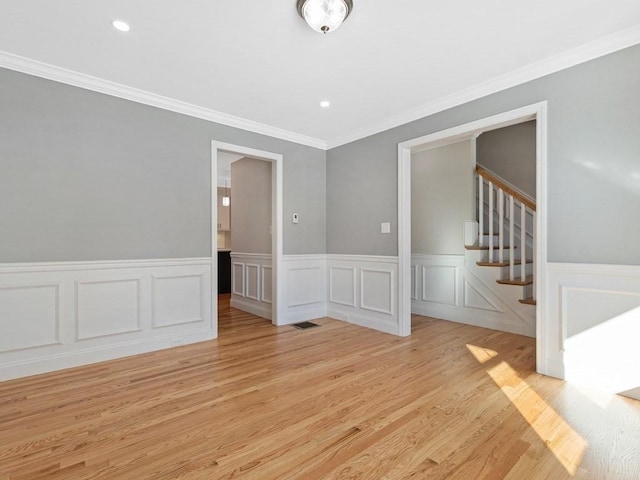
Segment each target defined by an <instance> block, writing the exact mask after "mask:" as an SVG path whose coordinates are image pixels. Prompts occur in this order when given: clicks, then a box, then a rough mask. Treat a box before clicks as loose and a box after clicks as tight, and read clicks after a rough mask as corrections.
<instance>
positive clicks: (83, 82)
mask: <svg viewBox="0 0 640 480" xmlns="http://www.w3.org/2000/svg"><path fill="white" fill-rule="evenodd" d="M638 43H640V25H635V26H633V27H631V28H628V29H625V30H621V31H619V32H617V33H614V34H611V35H608V36H606V37H603V38H600V39H599V40H595V41H593V42H591V43H588V44H585V45H582V46H580V47H577V48H574V49H572V50H569V51H567V52H564V53H561V54H558V55H554V56H552V57H549V58H547V59H544V60H541V61H539V62H536V63H534V64H531V65H528V66H526V67H523V68H520V69H518V70H514V71H512V72H509V73H507V74H504V75H500V76H498V77H496V78H494V79H492V80H489V81H486V82H483V83H480V84H478V85H475V86H473V87H471V88H468V89H465V90H462V91H459V92H457V93H454V94H452V95H447V96H445V97H442V98H440V99H438V100H435V101H433V102H429V103H426V104H423V105H420V106H418V107H416V108H413V109H411V110H407V111H405V112H402V113H399V114H397V115H393V116H391V117H388V118H386V119H384V120H382V121H380V122H376V123H372V124H369V125H366V126H364V127H361V128H358V129H356V130H353V131H351V132H349V133H347V134H345V135H340V136H338V137H334V138H332V139H329V140H322V139H319V138H314V137H310V136H307V135H302V134H299V133H296V132H291V131H289V130H285V129H281V128H277V127H273V126H270V125H266V124H264V123H259V122H255V121H252V120H247V119H245V118H241V117H236V116H234V115H229V114H226V113H222V112H218V111H215V110H211V109H208V108H204V107H200V106H197V105H193V104H190V103H186V102H182V101H180V100H176V99H173V98H169V97H164V96H162V95H157V94H154V93H151V92H147V91H144V90H140V89H137V88H133V87H128V86H126V85H122V84H119V83H115V82H111V81H108V80H104V79H101V78H98V77H93V76H91V75H85V74H82V73H79V72H75V71H72V70H68V69H65V68H61V67H57V66H54V65H50V64H47V63H43V62H39V61H37V60H32V59H29V58H26V57H21V56H18V55H14V54H12V53H8V52H3V51H0V67H2V68H8V69H10V70H15V71H18V72H22V73H26V74H29V75H34V76H37V77H42V78H46V79H49V80H53V81H56V82H60V83H65V84H67V85H73V86H76V87H80V88H84V89H87V90H91V91H94V92H99V93H104V94H106V95H111V96H114V97H118V98H123V99H125V100H130V101H133V102H137V103H142V104H145V105H149V106H152V107H157V108H161V109H163V110H169V111H172V112H176V113H181V114H183V115H189V116H191V117H195V118H200V119H202V120H207V121H210V122H214V123H219V124H221V125H226V126H229V127H235V128H239V129H241V130H246V131H249V132H253V133H258V134H261V135H267V136H269V137H273V138H279V139H281V140H286V141H289V142H293V143H297V144H300V145H306V146H309V147H314V148H318V149H321V150H329V149H332V148H336V147H339V146H342V145H345V144H347V143H351V142H355V141H357V140H361V139H363V138H366V137H369V136H371V135H375V134H377V133H380V132H384V131H386V130H390V129H392V128H395V127H399V126H401V125H404V124H406V123H410V122H413V121H415V120H419V119H421V118H424V117H428V116H429V115H433V114H436V113H438V112H441V111H444V110H447V109H449V108H453V107H457V106H459V105H462V104H464V103H467V102H471V101H473V100H477V99H479V98H482V97H486V96H487V95H491V94H493V93H496V92H499V91H502V90H506V89H508V88H511V87H515V86H517V85H520V84H523V83H526V82H529V81H531V80H535V79H537V78H541V77H544V76H546V75H549V74H552V73H555V72H559V71H561V70H564V69H567V68H570V67H573V66H575V65H579V64H581V63H584V62H588V61H589V60H593V59H596V58H598V57H602V56H604V55H608V54H610V53H614V52H616V51H618V50H622V49H624V48H627V47H631V46H633V45H637V44H638Z"/></svg>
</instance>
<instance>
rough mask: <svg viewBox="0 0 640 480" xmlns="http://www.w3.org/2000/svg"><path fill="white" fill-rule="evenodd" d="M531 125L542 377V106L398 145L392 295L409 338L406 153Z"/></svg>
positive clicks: (544, 231) (542, 370)
mask: <svg viewBox="0 0 640 480" xmlns="http://www.w3.org/2000/svg"><path fill="white" fill-rule="evenodd" d="M531 120H536V201H537V211H538V214H537V216H536V239H535V246H534V248H535V251H536V264H535V272H534V274H535V276H536V277H537V284H538V293H537V312H536V325H535V336H536V369H537V371H538V372H539V373H543V374H544V373H546V372H547V365H546V355H545V345H546V343H547V342H546V339H547V335H548V332H547V331H546V328H545V322H544V318H545V315H544V312H545V307H546V292H545V287H546V263H547V248H546V247H547V222H546V200H547V195H546V190H547V189H546V186H547V179H546V171H547V170H546V165H547V147H546V131H547V104H546V102H541V103H537V104H533V105H529V106H525V107H522V108H518V109H515V110H511V111H509V112H505V113H502V114H498V115H494V116H491V117H487V118H484V119H481V120H477V121H474V122H470V123H467V124H464V125H460V126H457V127H453V128H449V129H447V130H443V131H440V132H436V133H432V134H429V135H425V136H423V137H419V138H415V139H412V140H408V141H405V142H402V143H400V144H399V145H398V263H399V265H398V266H399V275H398V292H399V305H398V308H399V312H398V316H399V332H400V334H401V335H402V336H408V335H411V299H412V276H411V275H412V268H411V236H412V232H411V218H412V216H411V180H412V177H411V156H412V153H415V152H417V151H423V150H425V149H433V148H437V147H442V146H446V145H452V144H455V143H458V142H460V141H464V140H465V139H469V138H470V137H475V136H477V135H480V134H481V133H483V132H487V131H490V130H495V129H499V128H503V127H508V126H511V125H515V124H518V123H523V122H527V121H531Z"/></svg>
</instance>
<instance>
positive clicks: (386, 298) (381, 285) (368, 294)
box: [360, 268, 395, 315]
mask: <svg viewBox="0 0 640 480" xmlns="http://www.w3.org/2000/svg"><path fill="white" fill-rule="evenodd" d="M394 284H395V279H394V275H393V270H382V269H373V268H362V269H361V270H360V306H361V307H362V308H363V309H365V310H371V311H373V312H379V313H385V314H387V315H393V310H394V305H393V303H394V290H395V289H394Z"/></svg>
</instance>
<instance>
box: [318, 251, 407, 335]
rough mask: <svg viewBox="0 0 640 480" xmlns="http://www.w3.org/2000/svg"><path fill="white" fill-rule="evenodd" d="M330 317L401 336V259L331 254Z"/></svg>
mask: <svg viewBox="0 0 640 480" xmlns="http://www.w3.org/2000/svg"><path fill="white" fill-rule="evenodd" d="M327 268H328V272H329V279H328V289H329V295H328V301H327V303H328V306H327V310H328V311H327V314H328V315H329V316H330V317H333V318H337V319H339V320H343V321H347V322H350V323H353V324H356V325H361V326H364V327H368V328H373V329H376V330H380V331H383V332H386V333H392V334H398V332H399V322H398V307H397V289H398V286H397V276H398V258H397V257H383V256H373V255H372V256H369V255H328V256H327Z"/></svg>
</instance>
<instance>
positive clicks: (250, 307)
mask: <svg viewBox="0 0 640 480" xmlns="http://www.w3.org/2000/svg"><path fill="white" fill-rule="evenodd" d="M229 304H230V305H231V306H232V307H233V308H237V309H238V310H242V311H243V312H248V313H251V314H253V315H257V316H258V317H262V318H266V319H267V320H271V317H272V313H271V312H272V310H271V304H265V303H259V302H252V301H248V300H246V299H243V298H236V297H231V301H230V302H229Z"/></svg>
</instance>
